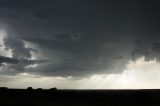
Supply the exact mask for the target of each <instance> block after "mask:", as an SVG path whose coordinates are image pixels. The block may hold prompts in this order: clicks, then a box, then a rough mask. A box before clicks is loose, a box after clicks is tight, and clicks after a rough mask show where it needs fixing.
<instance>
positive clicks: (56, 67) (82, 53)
mask: <svg viewBox="0 0 160 106" xmlns="http://www.w3.org/2000/svg"><path fill="white" fill-rule="evenodd" d="M158 4H159V3H158V2H156V1H155V2H152V1H148V0H146V1H145V2H144V1H139V0H134V1H128V0H124V1H118V0H112V1H111V0H108V1H105V0H93V1H92V2H91V1H86V0H85V1H83V0H81V1H78V0H69V1H66V0H45V1H44V0H23V1H19V0H14V1H12V0H1V1H0V13H2V14H1V15H0V22H1V23H3V25H4V28H5V29H6V32H7V37H6V38H5V39H4V45H5V47H6V49H11V51H12V57H13V58H16V59H30V58H31V57H32V54H31V52H34V50H37V52H35V54H37V55H38V53H41V54H42V55H41V56H40V57H39V58H43V57H45V58H46V59H47V60H49V62H47V63H44V64H42V65H39V66H38V67H36V68H33V69H31V70H30V71H29V72H31V73H35V74H40V75H44V76H81V77H83V76H86V75H93V74H111V73H112V74H113V73H122V72H123V70H124V69H125V68H126V65H127V64H128V62H129V61H131V60H136V59H138V58H140V57H142V56H144V57H145V61H149V60H153V59H155V58H156V59H157V61H158V60H160V55H159V53H160V37H159V34H160V32H159V24H160V21H159V18H160V15H159V5H158ZM1 26H2V25H1ZM25 42H29V43H32V44H34V45H36V48H35V49H34V48H32V47H30V48H26V47H25Z"/></svg>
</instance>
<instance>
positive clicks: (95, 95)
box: [0, 88, 160, 106]
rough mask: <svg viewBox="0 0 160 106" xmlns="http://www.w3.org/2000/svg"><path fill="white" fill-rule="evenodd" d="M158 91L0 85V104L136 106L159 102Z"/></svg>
mask: <svg viewBox="0 0 160 106" xmlns="http://www.w3.org/2000/svg"><path fill="white" fill-rule="evenodd" d="M159 100H160V90H158V89H154V90H151V89H148V90H69V89H67V90H60V89H56V88H52V89H40V88H39V89H32V88H28V89H7V88H0V105H6V104H7V105H37V106H41V105H45V106H51V105H52V106H106V105H108V106H120V105H126V106H137V105H145V106H150V105H159V104H160V102H159Z"/></svg>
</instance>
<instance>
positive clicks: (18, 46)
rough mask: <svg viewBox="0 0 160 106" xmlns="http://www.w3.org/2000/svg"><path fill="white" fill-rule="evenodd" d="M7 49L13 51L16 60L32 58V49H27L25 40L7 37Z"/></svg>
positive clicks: (5, 40) (5, 42) (5, 39)
mask: <svg viewBox="0 0 160 106" xmlns="http://www.w3.org/2000/svg"><path fill="white" fill-rule="evenodd" d="M3 41H4V45H5V47H6V49H7V50H8V49H11V51H12V57H13V58H16V59H30V58H31V57H32V55H31V51H34V49H32V48H26V47H25V43H24V41H23V40H21V39H18V38H13V37H5V38H4V39H3Z"/></svg>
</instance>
